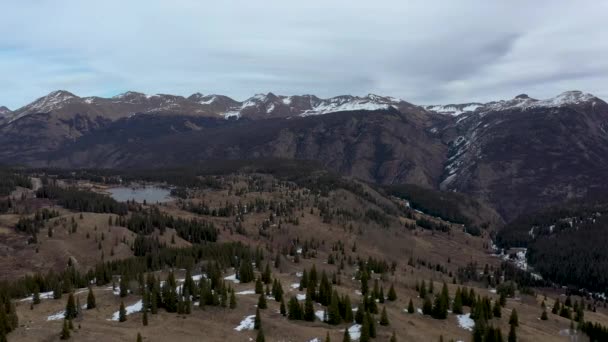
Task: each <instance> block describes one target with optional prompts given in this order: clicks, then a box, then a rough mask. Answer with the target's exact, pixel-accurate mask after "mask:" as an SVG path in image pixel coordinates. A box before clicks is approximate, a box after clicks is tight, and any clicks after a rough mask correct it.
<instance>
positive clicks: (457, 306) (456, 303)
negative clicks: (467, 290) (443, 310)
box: [452, 287, 463, 315]
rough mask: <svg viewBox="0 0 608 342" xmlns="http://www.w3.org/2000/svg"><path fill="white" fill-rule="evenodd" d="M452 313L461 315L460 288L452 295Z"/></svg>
mask: <svg viewBox="0 0 608 342" xmlns="http://www.w3.org/2000/svg"><path fill="white" fill-rule="evenodd" d="M452 312H453V313H454V314H456V315H462V312H463V311H462V292H461V290H460V287H459V288H457V289H456V294H455V295H454V303H452Z"/></svg>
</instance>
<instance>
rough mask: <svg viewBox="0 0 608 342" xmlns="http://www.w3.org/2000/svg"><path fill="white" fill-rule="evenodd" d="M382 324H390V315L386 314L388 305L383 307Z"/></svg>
mask: <svg viewBox="0 0 608 342" xmlns="http://www.w3.org/2000/svg"><path fill="white" fill-rule="evenodd" d="M380 325H383V326H387V325H389V321H388V315H387V314H386V307H383V308H382V314H381V315H380Z"/></svg>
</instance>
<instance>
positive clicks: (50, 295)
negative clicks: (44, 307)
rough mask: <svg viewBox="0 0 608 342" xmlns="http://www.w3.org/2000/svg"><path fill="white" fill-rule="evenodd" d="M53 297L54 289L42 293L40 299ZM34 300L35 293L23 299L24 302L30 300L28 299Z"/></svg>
mask: <svg viewBox="0 0 608 342" xmlns="http://www.w3.org/2000/svg"><path fill="white" fill-rule="evenodd" d="M52 298H53V291H49V292H41V293H40V299H52ZM32 300H34V295H31V296H29V297H25V298H23V299H21V301H22V302H28V301H32Z"/></svg>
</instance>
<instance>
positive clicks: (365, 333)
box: [359, 314, 371, 342]
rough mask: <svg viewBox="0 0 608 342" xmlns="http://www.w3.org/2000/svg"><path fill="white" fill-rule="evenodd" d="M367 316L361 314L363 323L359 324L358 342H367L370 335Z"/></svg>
mask: <svg viewBox="0 0 608 342" xmlns="http://www.w3.org/2000/svg"><path fill="white" fill-rule="evenodd" d="M369 329H370V328H369V314H363V322H362V323H361V336H360V337H359V342H369V340H370V338H371V337H370V334H369Z"/></svg>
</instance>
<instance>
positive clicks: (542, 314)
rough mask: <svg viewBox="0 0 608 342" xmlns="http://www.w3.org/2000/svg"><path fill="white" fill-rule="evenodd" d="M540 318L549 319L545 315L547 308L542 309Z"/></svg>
mask: <svg viewBox="0 0 608 342" xmlns="http://www.w3.org/2000/svg"><path fill="white" fill-rule="evenodd" d="M540 319H541V320H542V321H546V320H548V319H549V317H547V310H546V309H543V313H541V314H540Z"/></svg>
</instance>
